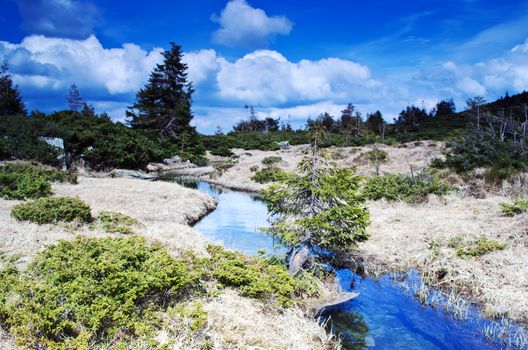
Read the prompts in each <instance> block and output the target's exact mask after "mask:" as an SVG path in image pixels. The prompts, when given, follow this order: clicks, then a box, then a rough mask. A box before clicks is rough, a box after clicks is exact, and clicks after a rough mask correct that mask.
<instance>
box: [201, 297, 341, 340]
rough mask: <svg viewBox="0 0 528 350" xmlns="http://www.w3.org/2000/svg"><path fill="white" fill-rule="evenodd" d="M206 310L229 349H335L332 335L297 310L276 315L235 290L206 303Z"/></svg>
mask: <svg viewBox="0 0 528 350" xmlns="http://www.w3.org/2000/svg"><path fill="white" fill-rule="evenodd" d="M204 309H205V310H206V311H207V312H208V314H209V327H210V330H211V332H212V333H213V334H214V335H215V337H216V338H217V339H219V340H220V342H221V343H222V344H223V348H226V349H292V350H293V349H299V350H303V349H332V348H335V342H334V339H333V337H332V336H331V335H328V334H327V333H326V332H325V330H324V329H323V328H322V327H320V326H319V325H318V324H317V323H316V322H314V321H312V320H308V319H306V318H305V317H304V316H303V314H302V313H301V312H300V311H298V310H295V309H288V310H284V311H283V312H282V313H277V312H276V311H274V310H267V309H266V307H265V306H264V305H263V304H261V303H259V302H257V301H255V300H250V299H247V298H242V297H240V296H239V295H237V294H236V293H235V292H232V291H228V292H226V293H224V294H222V295H221V296H220V297H218V298H216V299H214V300H213V301H211V302H209V303H207V304H206V305H205V306H204ZM241 335H243V336H242V337H241Z"/></svg>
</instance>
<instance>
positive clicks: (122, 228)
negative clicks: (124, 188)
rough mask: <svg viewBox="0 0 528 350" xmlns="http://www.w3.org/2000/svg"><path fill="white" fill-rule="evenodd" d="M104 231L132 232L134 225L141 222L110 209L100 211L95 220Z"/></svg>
mask: <svg viewBox="0 0 528 350" xmlns="http://www.w3.org/2000/svg"><path fill="white" fill-rule="evenodd" d="M96 224H98V225H99V226H100V227H101V228H102V229H103V230H104V231H106V232H108V233H121V234H124V235H126V234H133V233H134V231H133V228H134V226H139V225H141V223H140V222H139V221H138V220H136V219H134V218H132V217H130V216H128V215H124V214H121V213H114V212H111V211H102V212H100V213H99V215H98V216H97V222H96Z"/></svg>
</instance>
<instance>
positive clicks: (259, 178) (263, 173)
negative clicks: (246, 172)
mask: <svg viewBox="0 0 528 350" xmlns="http://www.w3.org/2000/svg"><path fill="white" fill-rule="evenodd" d="M284 175H285V173H284V171H282V170H281V169H279V168H277V167H275V166H268V167H265V168H263V169H260V170H256V171H255V175H253V176H252V177H251V180H253V181H255V182H258V183H259V184H264V183H268V182H276V181H280V180H281V179H282V178H283V177H284Z"/></svg>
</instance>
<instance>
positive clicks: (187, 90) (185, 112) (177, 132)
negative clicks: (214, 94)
mask: <svg viewBox="0 0 528 350" xmlns="http://www.w3.org/2000/svg"><path fill="white" fill-rule="evenodd" d="M182 56H183V53H182V50H181V46H179V45H176V44H175V43H171V48H170V50H168V51H165V52H164V53H163V57H164V61H163V63H162V64H158V65H157V66H156V68H155V69H154V71H153V72H152V73H151V74H150V78H149V80H148V82H147V84H146V85H145V87H144V88H142V89H141V90H139V92H138V93H137V95H136V103H135V104H134V105H132V106H131V107H130V108H129V111H127V117H128V118H129V123H130V125H131V126H132V127H133V128H136V129H149V130H156V131H157V132H158V133H159V135H160V136H161V137H170V138H171V139H173V140H174V141H175V142H178V144H180V145H181V148H182V149H183V148H184V147H185V146H187V145H188V144H189V143H190V142H191V141H192V140H193V139H194V136H195V135H196V131H195V129H194V128H193V127H192V126H191V125H190V123H191V120H192V118H193V115H192V112H191V99H192V94H193V92H194V90H193V87H192V83H191V82H189V81H188V80H187V65H186V64H185V63H183V62H182Z"/></svg>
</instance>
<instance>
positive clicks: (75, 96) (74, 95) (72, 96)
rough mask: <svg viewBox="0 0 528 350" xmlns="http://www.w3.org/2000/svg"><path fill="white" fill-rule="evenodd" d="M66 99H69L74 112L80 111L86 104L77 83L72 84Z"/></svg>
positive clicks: (69, 104)
mask: <svg viewBox="0 0 528 350" xmlns="http://www.w3.org/2000/svg"><path fill="white" fill-rule="evenodd" d="M66 101H68V106H69V107H70V110H71V111H74V112H79V111H80V110H81V109H83V108H84V106H85V105H86V103H85V102H84V100H83V98H82V97H81V93H80V92H79V89H78V88H77V85H75V84H72V85H71V86H70V92H69V93H68V96H67V97H66Z"/></svg>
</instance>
